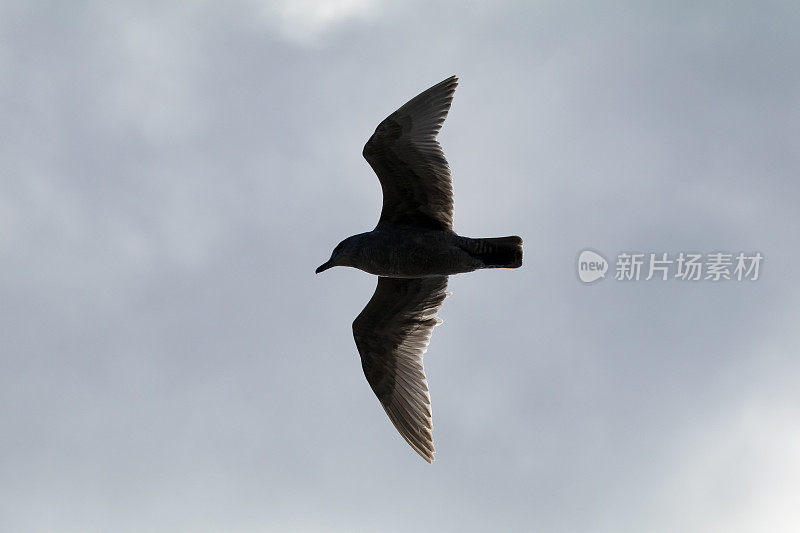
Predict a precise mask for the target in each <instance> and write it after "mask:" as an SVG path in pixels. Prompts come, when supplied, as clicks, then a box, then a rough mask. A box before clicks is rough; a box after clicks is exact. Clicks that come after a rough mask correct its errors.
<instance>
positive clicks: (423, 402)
mask: <svg viewBox="0 0 800 533" xmlns="http://www.w3.org/2000/svg"><path fill="white" fill-rule="evenodd" d="M457 83H458V80H457V79H456V77H455V76H451V77H450V78H448V79H446V80H444V81H443V82H441V83H438V84H436V85H434V86H433V87H431V88H430V89H428V90H426V91H423V92H422V93H420V94H419V95H417V96H416V97H414V98H412V99H411V100H409V101H408V102H407V103H406V104H405V105H403V106H402V107H400V108H399V109H398V110H397V111H395V112H394V113H392V114H391V115H389V116H388V117H387V118H386V119H385V120H383V121H382V122H381V123H380V124H379V125H378V127H377V128H376V130H375V133H374V134H373V135H372V136H371V137H370V138H369V140H368V141H367V143H366V145H365V146H364V151H363V155H364V158H365V159H366V160H367V162H369V164H370V166H372V168H373V170H374V171H375V173H376V174H377V175H378V179H379V180H380V182H381V188H382V189H383V209H382V211H381V217H380V220H379V221H378V225H377V226H376V228H375V229H374V230H372V231H370V232H367V233H360V234H358V235H353V236H352V237H348V238H347V239H345V240H343V241H342V242H341V243H339V245H338V246H337V247H336V248H335V249H334V250H333V253H332V254H331V258H330V260H328V261H327V262H326V263H324V264H322V265H321V266H320V267H319V268H317V273H319V272H322V271H324V270H327V269H329V268H331V267H334V266H349V267H354V268H358V269H360V270H363V271H365V272H368V273H370V274H374V275H376V276H379V277H378V286H377V288H376V289H375V294H373V295H372V299H371V300H370V301H369V303H368V304H367V306H366V307H365V308H364V310H363V311H362V312H361V314H359V315H358V317H357V318H356V319H355V321H354V322H353V336H354V337H355V341H356V346H357V347H358V352H359V354H360V355H361V364H362V367H363V369H364V375H365V376H366V378H367V381H368V382H369V384H370V387H372V390H373V392H374V393H375V395H376V396H377V397H378V399H379V400H380V402H381V405H383V408H384V409H385V410H386V413H387V414H388V415H389V419H390V420H391V421H392V423H393V424H394V425H395V427H396V428H397V430H398V431H399V432H400V434H401V435H402V436H403V438H404V439H405V440H406V441H407V442H408V443H409V444H410V445H411V447H412V448H414V450H416V451H417V453H419V454H420V455H421V456H422V457H423V458H424V459H425V460H426V461H428V462H431V461H433V453H434V448H433V422H432V419H431V410H430V395H429V393H428V384H427V380H426V378H425V373H424V369H423V365H422V355H423V354H424V353H425V350H426V349H427V347H428V342H429V341H430V337H431V333H432V332H433V328H434V326H436V325H438V324H440V323H441V320H440V319H439V318H438V317H437V316H436V314H437V312H438V311H439V308H440V307H441V305H442V302H443V301H444V299H445V297H446V296H447V293H446V292H445V290H446V288H447V276H450V275H452V274H460V273H464V272H472V271H473V270H478V269H481V268H517V267H519V266H521V265H522V239H521V238H519V237H517V236H511V237H495V238H488V239H471V238H468V237H461V236H459V235H458V234H456V233H455V232H454V231H453V187H452V179H451V177H450V168H449V167H448V165H447V160H446V159H445V158H444V153H443V152H442V148H441V146H440V145H439V143H438V142H437V141H436V134H437V133H438V132H439V129H440V128H441V126H442V123H443V122H444V119H445V117H446V116H447V112H448V110H449V109H450V103H451V101H452V99H453V92H454V91H455V87H456V85H457Z"/></svg>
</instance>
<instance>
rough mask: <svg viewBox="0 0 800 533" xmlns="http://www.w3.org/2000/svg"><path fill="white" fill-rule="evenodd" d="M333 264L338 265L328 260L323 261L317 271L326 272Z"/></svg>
mask: <svg viewBox="0 0 800 533" xmlns="http://www.w3.org/2000/svg"><path fill="white" fill-rule="evenodd" d="M333 266H336V265H334V264H333V263H332V262H330V261H326V262H324V263H322V264H321V265H320V266H318V267H317V270H316V273H317V274H319V273H320V272H324V271H326V270H328V269H329V268H331V267H333Z"/></svg>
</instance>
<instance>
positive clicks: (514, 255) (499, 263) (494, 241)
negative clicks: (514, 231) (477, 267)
mask: <svg viewBox="0 0 800 533" xmlns="http://www.w3.org/2000/svg"><path fill="white" fill-rule="evenodd" d="M462 248H463V249H464V250H465V251H466V252H468V253H469V254H470V255H471V256H472V257H474V258H475V259H478V260H480V261H482V262H483V266H484V268H519V267H521V266H522V239H521V238H520V237H517V236H516V235H513V236H511V237H494V238H491V239H468V238H466V237H465V238H464V243H463V244H462Z"/></svg>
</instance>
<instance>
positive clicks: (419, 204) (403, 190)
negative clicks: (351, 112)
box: [363, 76, 458, 231]
mask: <svg viewBox="0 0 800 533" xmlns="http://www.w3.org/2000/svg"><path fill="white" fill-rule="evenodd" d="M456 85H458V78H456V77H455V76H451V77H449V78H447V79H446V80H444V81H442V82H440V83H437V84H436V85H434V86H433V87H431V88H430V89H428V90H426V91H423V92H422V93H420V94H419V95H417V96H415V97H414V98H412V99H411V100H409V101H408V102H407V103H406V104H405V105H403V106H402V107H400V109H398V110H397V111H395V112H394V113H392V114H391V115H389V116H388V117H386V119H384V121H383V122H381V123H380V124H379V125H378V127H377V129H376V130H375V133H373V134H372V137H370V139H369V140H368V141H367V144H366V145H365V146H364V152H363V154H364V158H365V159H366V160H367V162H369V164H370V166H372V168H373V170H374V171H375V173H376V174H377V175H378V179H379V180H380V182H381V188H382V189H383V209H382V211H381V217H380V220H379V221H378V227H382V226H383V227H386V226H414V227H419V228H424V229H434V230H444V231H452V229H453V182H452V179H451V177H450V167H449V166H448V164H447V160H446V159H445V157H444V152H442V147H441V145H440V144H439V143H438V141H437V140H436V135H437V134H438V133H439V130H440V129H441V127H442V124H443V123H444V119H445V118H446V117H447V112H448V111H449V109H450V104H451V102H452V101H453V94H454V92H455V90H456Z"/></svg>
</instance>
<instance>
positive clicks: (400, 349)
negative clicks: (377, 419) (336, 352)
mask: <svg viewBox="0 0 800 533" xmlns="http://www.w3.org/2000/svg"><path fill="white" fill-rule="evenodd" d="M446 288H447V276H441V277H435V278H407V279H399V278H383V277H382V278H378V287H377V288H376V289H375V294H373V295H372V299H371V300H370V301H369V303H368V304H367V306H366V307H365V308H364V310H363V311H361V314H360V315H358V317H357V318H356V319H355V321H354V322H353V336H354V337H355V339H356V346H357V347H358V352H359V354H360V355H361V365H362V367H363V368H364V375H365V376H366V377H367V381H368V382H369V384H370V386H371V387H372V390H373V392H374V393H375V395H376V396H377V397H378V399H379V400H380V402H381V404H382V405H383V408H384V409H385V410H386V414H388V415H389V418H390V419H391V421H392V423H393V424H394V426H395V427H396V428H397V430H398V431H399V432H400V434H401V435H402V436H403V438H404V439H406V441H407V442H408V443H409V444H410V445H411V447H412V448H414V450H416V452H417V453H418V454H420V455H421V456H422V458H423V459H425V460H426V461H428V462H431V461H433V452H434V448H433V420H432V419H431V400H430V395H429V394H428V382H427V380H426V379H425V369H424V368H423V366H422V355H423V354H424V353H425V350H426V349H427V348H428V343H429V342H430V339H431V333H433V328H434V326H437V325H439V324H440V323H441V322H442V321H441V320H440V319H439V318H437V317H436V313H437V312H438V311H439V308H440V307H441V306H442V301H444V299H445V297H446V296H447V293H446V292H445V289H446Z"/></svg>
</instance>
